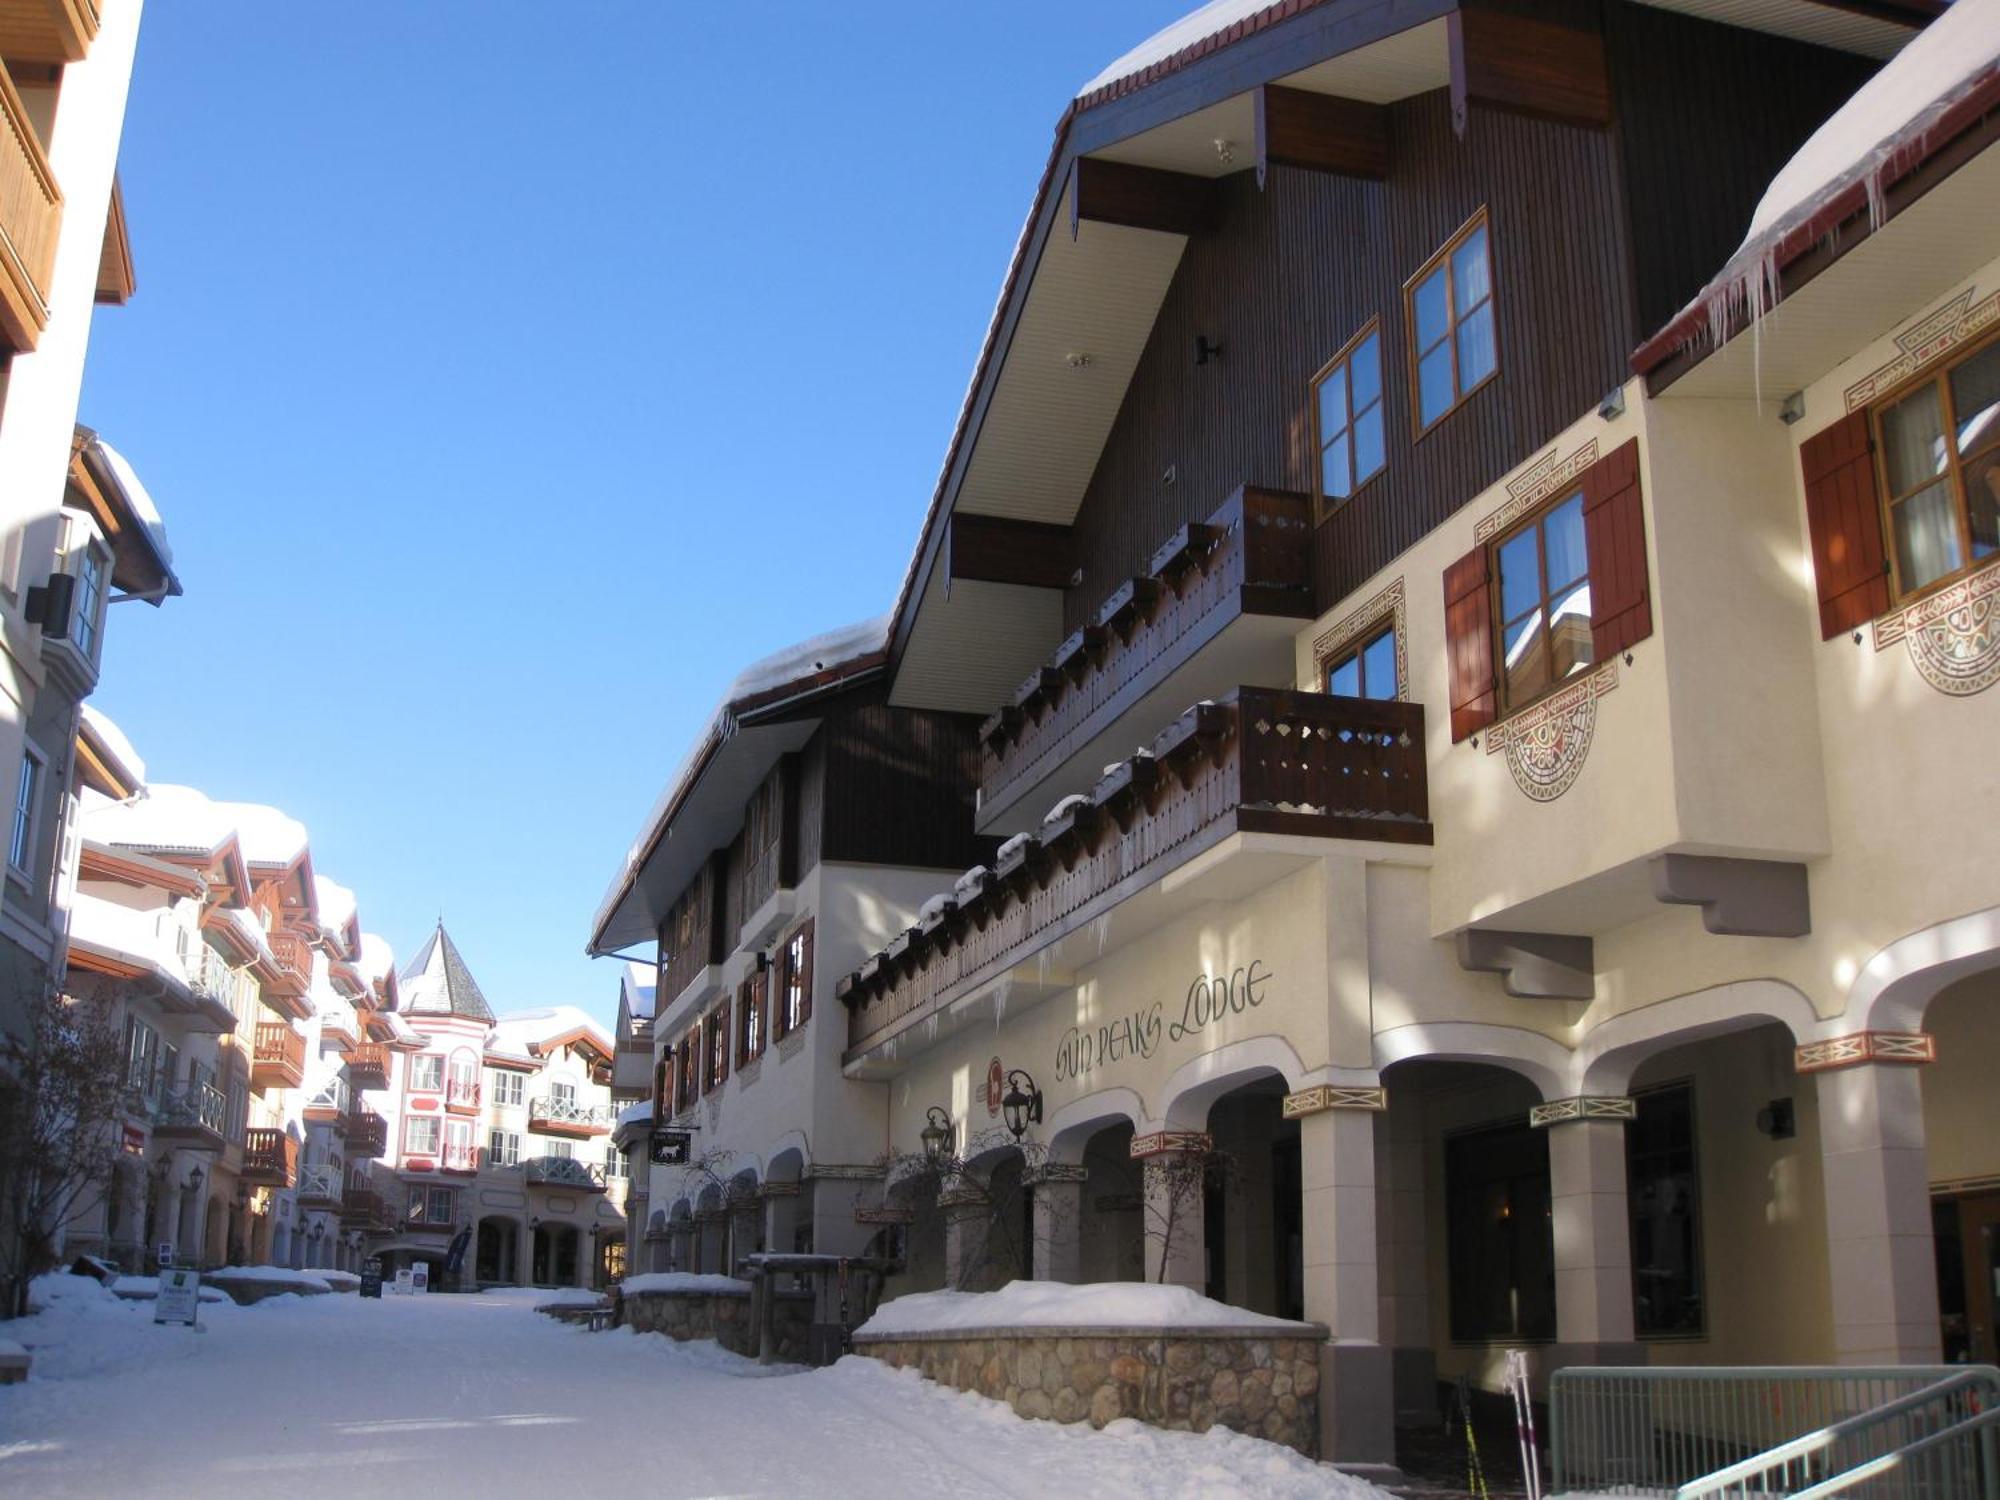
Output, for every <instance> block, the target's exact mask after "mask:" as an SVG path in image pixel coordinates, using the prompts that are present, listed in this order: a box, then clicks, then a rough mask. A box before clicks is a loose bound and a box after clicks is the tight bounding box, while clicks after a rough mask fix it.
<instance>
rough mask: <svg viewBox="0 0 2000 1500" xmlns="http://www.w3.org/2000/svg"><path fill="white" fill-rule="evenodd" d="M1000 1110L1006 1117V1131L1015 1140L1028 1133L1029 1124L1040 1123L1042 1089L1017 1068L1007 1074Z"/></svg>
mask: <svg viewBox="0 0 2000 1500" xmlns="http://www.w3.org/2000/svg"><path fill="white" fill-rule="evenodd" d="M1000 1112H1001V1114H1003V1115H1004V1116H1005V1117H1006V1120H1007V1129H1008V1131H1009V1132H1010V1133H1011V1134H1012V1135H1013V1137H1014V1139H1015V1140H1017V1141H1018V1140H1019V1139H1020V1138H1021V1137H1022V1136H1024V1135H1026V1134H1027V1133H1028V1127H1029V1126H1030V1125H1039V1124H1041V1123H1042V1091H1041V1090H1040V1089H1038V1088H1036V1087H1035V1080H1034V1079H1032V1078H1030V1077H1029V1076H1028V1075H1027V1074H1026V1073H1025V1072H1023V1071H1022V1070H1021V1069H1019V1068H1015V1069H1013V1070H1012V1071H1010V1072H1009V1073H1008V1074H1007V1094H1006V1097H1005V1098H1003V1099H1002V1100H1001V1101H1000Z"/></svg>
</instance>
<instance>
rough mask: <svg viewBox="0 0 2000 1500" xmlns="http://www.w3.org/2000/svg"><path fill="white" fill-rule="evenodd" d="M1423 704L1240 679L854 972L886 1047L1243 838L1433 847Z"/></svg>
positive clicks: (1005, 848) (858, 1029)
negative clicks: (1227, 840) (1244, 683)
mask: <svg viewBox="0 0 2000 1500" xmlns="http://www.w3.org/2000/svg"><path fill="white" fill-rule="evenodd" d="M1423 729H1424V719H1423V706H1422V705H1421V704H1416V703H1399V702H1386V703H1385V702H1376V701H1370V700H1366V699H1360V698H1335V697H1332V696H1330V695H1328V694H1324V693H1299V692H1292V691H1289V690H1286V689H1279V688H1255V687H1244V688H1239V689H1238V690H1237V691H1236V692H1235V693H1233V694H1231V695H1230V696H1229V697H1228V698H1226V699H1224V700H1223V701H1221V702H1213V703H1200V704H1196V705H1195V706H1194V707H1192V708H1190V709H1189V710H1187V712H1186V713H1184V714H1182V715H1181V716H1180V718H1179V719H1177V720H1175V721H1174V723H1173V724H1171V725H1169V726H1168V727H1167V728H1166V729H1165V730H1164V731H1162V732H1161V733H1160V734H1159V735H1158V736H1157V737H1156V738H1155V739H1154V741H1153V743H1152V745H1151V746H1150V748H1149V749H1148V750H1147V751H1145V752H1143V753H1141V754H1139V755H1135V756H1133V757H1132V758H1131V759H1129V760H1125V761H1122V762H1120V763H1119V764H1117V765H1116V766H1113V767H1112V768H1111V769H1110V770H1109V771H1107V772H1106V773H1105V775H1104V776H1103V777H1101V778H1100V779H1099V781H1098V783H1097V785H1096V786H1095V788H1093V789H1092V791H1091V794H1090V795H1089V796H1088V797H1083V796H1078V797H1071V798H1068V799H1066V800H1065V801H1064V802H1063V803H1061V804H1059V806H1058V807H1057V809H1056V811H1055V812H1053V813H1051V814H1050V816H1049V818H1048V819H1047V820H1045V822H1044V823H1043V826H1042V834H1041V837H1040V838H1033V837H1029V836H1027V835H1020V836H1017V837H1015V838H1012V839H1009V840H1008V841H1007V842H1006V843H1005V844H1003V845H1002V846H1001V852H1000V857H999V859H998V860H997V862H996V864H995V866H994V868H993V869H992V870H990V871H989V870H985V869H983V868H981V869H975V870H972V871H969V872H967V875H966V876H965V878H964V879H962V880H960V881H959V882H958V885H957V887H956V888H955V891H954V893H953V894H952V895H951V896H949V897H946V898H943V899H939V900H933V901H932V902H930V903H927V905H926V907H925V914H924V918H923V920H922V922H921V923H920V924H919V925H918V926H916V927H912V928H910V929H908V930H907V931H905V932H903V933H902V934H900V935H899V936H898V937H897V938H896V939H895V940H894V941H893V942H891V943H890V944H889V946H888V947H887V948H885V949H883V950H882V951H881V952H880V953H877V954H875V955H874V956H873V957H871V958H869V959H868V960H867V961H866V962H865V963H864V964H862V966H861V967H860V968H859V969H857V970H855V971H854V972H853V973H851V974H848V975H846V976H845V977H843V978H842V979H841V980H840V981H839V983H838V985H837V986H836V987H835V993H836V994H837V995H838V996H839V998H840V999H841V1000H842V1001H844V1002H845V1003H846V1005H847V1007H848V1011H849V1015H848V1042H849V1046H850V1047H861V1046H864V1045H869V1046H872V1045H874V1044H876V1043H878V1042H881V1041H883V1040H886V1039H887V1038H888V1037H889V1036H890V1035H893V1034H894V1033H895V1032H897V1031H900V1030H902V1029H904V1028H905V1027H907V1026H909V1025H913V1024H915V1023H916V1022H917V1021H919V1020H921V1019H922V1018H923V1017H924V1016H925V1015H928V1014H931V1013H933V1012H934V1011H935V1010H936V1009H937V1008H939V1007H940V1006H946V1005H949V1004H950V1003H951V1002H952V1001H954V1000H956V999H958V998H959V997H961V996H962V995H964V994H966V993H967V992H968V991H970V990H971V989H972V988H974V987H975V986H977V985H980V984H983V983H985V982H987V981H989V980H991V979H993V978H995V977H997V976H998V975H1000V974H1002V973H1004V972H1005V971H1006V970H1008V969H1009V968H1011V967H1013V966H1014V965H1016V964H1018V963H1020V962H1022V961H1023V960H1025V959H1027V958H1029V957H1032V956H1033V955H1034V954H1035V953H1036V952H1038V951H1040V950H1041V949H1042V948H1045V947H1047V946H1048V945H1049V944H1050V943H1052V942H1054V941H1055V940H1056V939H1057V938H1059V937H1061V936H1063V935H1064V934H1065V933H1067V932H1070V931H1073V930H1075V929H1076V928H1077V927H1078V926H1080V925H1082V924H1083V923H1084V922H1086V921H1088V920H1090V919H1091V918H1092V917H1094V916H1096V915H1098V914H1100V913H1102V912H1104V911H1108V910H1110V909H1111V908H1112V907H1113V906H1115V905H1116V904H1117V903H1118V902H1120V901H1122V900H1124V899H1126V897H1127V896H1129V895H1132V894H1135V893H1136V892H1137V891H1138V890H1139V889H1143V888H1144V887H1145V886H1147V885H1151V884H1153V883H1155V882H1157V881H1158V880H1159V879H1161V878H1162V877H1164V876H1165V875H1166V874H1167V873H1168V872H1169V871H1170V870H1172V869H1174V868H1176V867H1177V866H1179V865H1181V864H1184V863H1185V862H1186V861H1187V860H1189V859H1191V858H1192V857H1193V856H1194V855H1195V854H1197V853H1199V852H1200V851H1201V850H1203V849H1205V848H1207V847H1209V846H1210V845H1212V844H1213V843H1215V842H1216V841H1217V840H1218V839H1220V838H1222V837H1224V836H1226V835H1227V834H1230V833H1236V832H1243V833H1257V832H1264V833H1288V834H1303V835H1308V836H1317V837H1322V838H1346V839H1372V840H1385V841H1389V842H1394V843H1429V842H1430V837H1431V829H1430V822H1429V818H1430V802H1429V793H1428V790H1427V782H1426V776H1425V768H1424V734H1423Z"/></svg>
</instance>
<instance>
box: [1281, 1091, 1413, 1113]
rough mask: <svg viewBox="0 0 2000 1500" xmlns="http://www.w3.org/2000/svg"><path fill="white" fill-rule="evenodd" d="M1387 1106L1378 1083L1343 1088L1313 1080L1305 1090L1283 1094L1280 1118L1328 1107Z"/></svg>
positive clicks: (1370, 1107) (1375, 1107)
mask: <svg viewBox="0 0 2000 1500" xmlns="http://www.w3.org/2000/svg"><path fill="white" fill-rule="evenodd" d="M1388 1107H1389V1091H1388V1090H1387V1089H1385V1088H1383V1087H1381V1086H1380V1085H1379V1084H1378V1085H1376V1086H1375V1087H1373V1088H1357V1087H1343V1086H1339V1085H1335V1084H1331V1083H1316V1084H1314V1085H1313V1086H1312V1087H1311V1088H1309V1089H1300V1090H1299V1091H1298V1092H1297V1093H1296V1094H1287V1095H1285V1104H1284V1110H1283V1114H1282V1116H1281V1117H1282V1118H1283V1119H1287V1120H1296V1119H1298V1118H1300V1117H1301V1116H1303V1115H1316V1114H1319V1113H1320V1112H1321V1111H1323V1110H1329V1109H1374V1110H1382V1109H1387V1108H1388Z"/></svg>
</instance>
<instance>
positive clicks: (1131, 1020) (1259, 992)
mask: <svg viewBox="0 0 2000 1500" xmlns="http://www.w3.org/2000/svg"><path fill="white" fill-rule="evenodd" d="M1270 982H1271V971H1270V970H1269V969H1267V968H1265V967H1264V961H1263V960H1262V959H1260V958H1257V959H1252V960H1251V961H1250V962H1249V963H1248V964H1247V965H1245V966H1243V967H1240V968H1236V969H1232V970H1230V972H1229V973H1227V974H1218V975H1214V976H1210V975H1207V974H1198V975H1196V976H1195V979H1194V982H1193V983H1192V984H1190V985H1189V986H1188V987H1187V993H1186V994H1185V995H1184V996H1182V997H1181V1000H1180V1003H1179V1005H1178V1007H1176V1008H1175V1009H1174V1010H1172V1011H1169V1010H1168V1008H1167V1003H1166V1002H1165V1001H1164V1000H1155V1001H1154V1002H1153V1003H1152V1004H1150V1005H1144V1006H1141V1007H1139V1008H1138V1009H1136V1010H1133V1011H1130V1012H1127V1013H1126V1014H1124V1015H1120V1016H1114V1017H1112V1018H1111V1019H1109V1020H1106V1021H1100V1022H1099V1023H1097V1024H1096V1025H1094V1026H1072V1027H1070V1028H1069V1029H1068V1030H1066V1031H1065V1032H1063V1034H1062V1039H1061V1040H1060V1041H1059V1042H1057V1043H1056V1077H1057V1078H1059V1079H1076V1080H1081V1079H1085V1078H1088V1077H1090V1075H1091V1074H1093V1073H1098V1072H1102V1071H1103V1070H1104V1069H1106V1068H1109V1067H1113V1066H1115V1065H1117V1064H1118V1063H1121V1062H1123V1061H1125V1060H1126V1059H1127V1058H1133V1057H1136V1058H1142V1059H1143V1058H1148V1057H1151V1056H1153V1055H1154V1054H1155V1053H1157V1052H1158V1051H1159V1050H1160V1048H1161V1047H1162V1046H1163V1045H1166V1044H1170V1043H1179V1042H1185V1041H1187V1040H1188V1039H1189V1038H1191V1037H1196V1038H1198V1037H1199V1035H1200V1034H1201V1033H1202V1032H1205V1031H1209V1030H1211V1029H1213V1028H1214V1027H1216V1026H1219V1025H1220V1024H1221V1023H1222V1022H1223V1020H1224V1019H1225V1018H1226V1017H1229V1016H1240V1015H1244V1014H1247V1013H1248V1012H1250V1011H1252V1010H1255V1009H1256V1008H1257V1007H1258V1006H1260V1005H1262V1004H1263V1003H1264V1000H1265V989H1266V986H1268V985H1269V984H1270Z"/></svg>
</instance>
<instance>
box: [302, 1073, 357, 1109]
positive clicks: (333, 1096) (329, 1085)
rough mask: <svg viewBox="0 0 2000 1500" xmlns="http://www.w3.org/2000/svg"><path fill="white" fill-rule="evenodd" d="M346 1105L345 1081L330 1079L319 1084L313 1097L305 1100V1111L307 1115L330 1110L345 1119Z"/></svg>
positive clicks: (347, 1097) (346, 1091) (347, 1098)
mask: <svg viewBox="0 0 2000 1500" xmlns="http://www.w3.org/2000/svg"><path fill="white" fill-rule="evenodd" d="M348 1103H349V1094H348V1088H347V1080H346V1079H344V1078H331V1079H328V1080H327V1081H326V1082H325V1083H323V1084H321V1085H320V1087H319V1088H318V1089H317V1090H316V1091H315V1092H314V1094H313V1096H312V1097H311V1098H310V1099H308V1100H306V1111H307V1113H312V1112H314V1111H319V1110H330V1111H332V1112H333V1113H334V1114H337V1115H340V1116H343V1117H345V1116H346V1114H347V1109H348Z"/></svg>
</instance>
